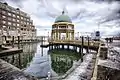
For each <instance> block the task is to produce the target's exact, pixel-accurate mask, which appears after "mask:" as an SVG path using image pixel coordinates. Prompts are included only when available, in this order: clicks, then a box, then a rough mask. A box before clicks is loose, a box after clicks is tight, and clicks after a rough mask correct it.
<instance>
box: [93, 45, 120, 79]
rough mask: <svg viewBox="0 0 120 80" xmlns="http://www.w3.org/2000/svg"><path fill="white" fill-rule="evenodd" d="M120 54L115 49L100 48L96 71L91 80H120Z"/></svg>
mask: <svg viewBox="0 0 120 80" xmlns="http://www.w3.org/2000/svg"><path fill="white" fill-rule="evenodd" d="M119 59H120V53H119V52H116V50H114V49H113V47H110V46H109V47H106V46H100V49H99V52H98V55H97V59H96V66H95V67H96V69H94V74H93V78H92V79H91V80H120V67H119V66H120V60H119Z"/></svg>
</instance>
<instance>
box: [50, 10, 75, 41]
mask: <svg viewBox="0 0 120 80" xmlns="http://www.w3.org/2000/svg"><path fill="white" fill-rule="evenodd" d="M51 38H52V40H58V41H59V40H74V24H72V20H71V19H70V17H69V16H68V15H66V14H65V13H64V11H63V12H62V15H60V16H58V17H57V18H56V19H55V22H54V24H53V25H52V32H51Z"/></svg>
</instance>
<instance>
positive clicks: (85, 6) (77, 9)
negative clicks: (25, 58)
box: [1, 0, 120, 35]
mask: <svg viewBox="0 0 120 80" xmlns="http://www.w3.org/2000/svg"><path fill="white" fill-rule="evenodd" d="M1 1H3V2H7V3H8V4H9V5H10V6H13V7H16V8H17V7H19V8H20V10H22V11H24V12H26V13H28V14H29V15H30V16H31V18H32V19H33V21H34V25H35V26H36V29H37V35H44V34H45V35H47V34H48V31H50V30H51V25H52V24H53V23H54V21H55V18H56V17H57V16H59V15H61V12H62V10H63V9H64V10H65V11H66V13H67V14H68V16H69V17H70V18H71V19H72V22H73V24H74V25H75V32H80V33H81V34H83V33H85V32H94V31H96V30H98V29H99V30H100V31H101V33H102V35H113V34H117V33H118V32H119V31H120V27H119V23H120V16H119V15H120V14H119V13H120V3H119V2H118V1H116V0H1ZM98 25H99V28H98Z"/></svg>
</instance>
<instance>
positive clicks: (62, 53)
mask: <svg viewBox="0 0 120 80" xmlns="http://www.w3.org/2000/svg"><path fill="white" fill-rule="evenodd" d="M50 55H51V61H52V64H51V66H52V69H53V70H54V71H55V72H56V73H57V74H59V75H63V74H64V73H66V72H67V71H68V70H69V69H70V68H71V67H72V66H73V62H76V61H78V60H79V59H80V56H79V54H78V53H76V52H74V51H72V50H69V51H68V50H61V49H59V50H52V51H51V52H50Z"/></svg>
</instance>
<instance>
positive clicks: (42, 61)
mask: <svg viewBox="0 0 120 80" xmlns="http://www.w3.org/2000/svg"><path fill="white" fill-rule="evenodd" d="M40 44H41V43H26V44H23V45H22V46H21V47H22V48H23V53H18V54H14V55H10V56H5V57H2V59H3V60H5V61H7V62H9V63H11V64H12V65H14V66H16V67H18V68H20V69H22V70H23V71H24V72H26V73H28V74H30V75H33V76H36V77H40V78H41V77H47V75H48V73H49V72H50V74H51V75H52V76H59V75H64V74H65V72H67V71H68V70H69V69H70V68H71V67H72V66H73V63H74V62H77V61H78V60H79V59H80V56H79V53H77V52H74V51H72V50H62V49H59V50H52V51H51V50H49V49H48V48H41V47H40Z"/></svg>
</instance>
